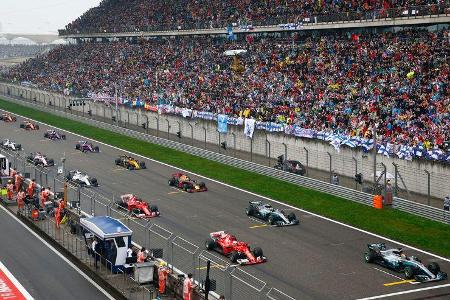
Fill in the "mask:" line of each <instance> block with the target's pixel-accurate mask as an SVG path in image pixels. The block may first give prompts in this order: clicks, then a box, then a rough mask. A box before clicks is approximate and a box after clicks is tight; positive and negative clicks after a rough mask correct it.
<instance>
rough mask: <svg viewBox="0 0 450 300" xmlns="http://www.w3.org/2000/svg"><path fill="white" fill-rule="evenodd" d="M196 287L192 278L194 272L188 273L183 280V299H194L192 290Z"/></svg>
mask: <svg viewBox="0 0 450 300" xmlns="http://www.w3.org/2000/svg"><path fill="white" fill-rule="evenodd" d="M193 289H194V283H193V280H192V274H191V273H189V274H188V278H186V279H185V280H184V282H183V300H192V290H193Z"/></svg>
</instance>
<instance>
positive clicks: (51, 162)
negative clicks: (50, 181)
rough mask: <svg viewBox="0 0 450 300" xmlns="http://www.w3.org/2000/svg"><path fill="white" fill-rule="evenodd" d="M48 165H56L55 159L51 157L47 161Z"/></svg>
mask: <svg viewBox="0 0 450 300" xmlns="http://www.w3.org/2000/svg"><path fill="white" fill-rule="evenodd" d="M47 165H48V166H49V167H51V166H54V165H55V161H54V160H53V159H52V158H50V159H49V160H48V161H47Z"/></svg>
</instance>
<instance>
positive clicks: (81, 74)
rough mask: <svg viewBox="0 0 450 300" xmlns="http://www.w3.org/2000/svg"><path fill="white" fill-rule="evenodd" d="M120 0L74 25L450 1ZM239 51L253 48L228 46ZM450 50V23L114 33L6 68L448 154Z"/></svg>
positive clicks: (46, 79)
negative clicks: (209, 32) (201, 32)
mask: <svg viewBox="0 0 450 300" xmlns="http://www.w3.org/2000/svg"><path fill="white" fill-rule="evenodd" d="M122 2H123V1H103V2H102V3H101V4H100V6H99V7H97V8H94V9H91V10H89V11H88V12H87V13H85V14H84V15H83V16H82V17H80V18H79V19H77V20H75V21H74V22H72V23H71V24H69V25H68V26H67V30H69V31H70V30H72V31H71V32H74V31H73V30H76V32H90V31H101V32H102V31H127V30H129V28H128V26H132V27H133V26H135V25H136V24H138V23H139V22H143V23H142V24H143V25H142V24H141V23H139V24H141V25H136V26H147V25H149V24H148V22H147V21H148V20H149V19H152V20H153V21H154V22H160V23H158V24H166V23H167V22H169V23H170V22H175V21H177V22H182V23H183V24H184V25H183V26H185V24H194V23H195V21H198V20H201V21H205V20H210V18H211V16H212V15H214V16H215V18H216V19H217V20H220V22H225V23H229V22H234V21H236V20H235V19H230V16H237V15H239V16H242V17H244V16H245V18H247V19H248V18H250V19H251V20H253V21H254V20H257V19H260V18H262V17H263V16H266V17H267V18H269V17H272V16H273V15H280V14H286V13H287V14H292V16H298V15H302V13H305V12H306V13H313V12H315V13H318V12H320V13H332V12H349V11H365V12H367V11H371V10H375V9H383V8H384V9H387V8H392V7H404V6H408V5H422V6H424V5H427V6H428V7H431V6H433V5H438V6H439V7H440V8H442V7H448V3H445V1H419V0H418V1H375V0H373V1H287V2H284V1H283V3H286V5H287V6H285V5H270V4H271V2H277V3H278V1H228V2H222V1H216V2H213V3H214V4H211V5H208V6H205V5H203V4H204V3H203V2H202V1H187V0H185V1H172V2H173V3H172V2H171V4H174V5H173V6H170V5H168V4H167V3H166V2H164V1H153V0H146V1H144V0H134V1H127V3H131V4H128V5H125V6H122ZM208 3H209V2H208ZM320 3H321V4H320ZM150 4H151V5H152V6H151V7H152V10H149V9H148V8H149V7H150V6H149V5H150ZM275 4H276V3H275ZM445 5H447V6H445ZM169 6H170V7H171V8H169ZM273 7H277V9H272V8H273ZM121 8H124V9H123V10H122V9H121ZM177 8H180V9H179V10H178V9H177ZM181 8H182V9H181ZM201 8H202V9H201ZM283 9H285V10H284V11H283ZM445 9H447V8H445ZM280 10H281V11H280ZM175 11H176V12H175ZM150 12H151V13H154V14H155V15H158V18H153V17H151V16H150V15H149V13H150ZM119 20H120V22H118V21H119ZM177 22H175V23H176V24H178V23H177ZM190 22H191V23H190ZM192 22H194V23H192ZM100 24H101V26H104V27H101V26H100ZM117 24H120V25H118V26H119V27H117V28H116V27H114V28H113V27H112V26H116V25H117ZM130 24H131V25H130ZM121 26H125V27H121ZM167 29H170V28H167ZM233 49H234V50H236V49H239V50H243V51H240V52H241V54H240V55H239V56H233V57H230V56H227V55H225V53H226V51H229V50H233ZM449 50H450V30H449V27H448V24H444V25H437V26H429V27H403V28H400V27H395V28H392V27H391V28H381V29H374V28H372V29H367V28H365V29H364V28H358V29H347V30H324V31H287V32H278V33H252V32H247V33H244V34H236V35H234V34H231V35H228V36H227V35H225V34H222V35H215V36H212V35H201V36H199V35H197V36H177V37H174V36H170V35H169V36H163V37H158V38H156V37H148V38H144V37H141V38H136V37H134V38H120V39H117V38H110V39H103V40H102V42H94V41H93V40H92V41H89V42H81V40H79V43H77V44H75V45H65V46H60V47H57V48H55V49H53V50H52V51H50V52H49V53H46V54H44V55H40V56H38V57H36V58H35V59H31V60H28V61H27V62H25V63H23V64H22V65H20V66H18V67H16V68H13V69H12V70H10V71H9V73H8V74H6V75H4V77H5V79H6V80H9V81H14V82H31V83H33V84H37V85H38V86H39V87H40V88H42V89H46V90H51V91H56V92H60V93H65V94H70V95H75V96H81V97H93V98H99V99H101V98H105V97H113V96H114V94H115V90H116V88H118V86H119V89H120V102H121V103H122V104H124V105H128V106H131V107H142V108H144V109H151V110H159V111H160V112H163V113H176V114H180V115H183V116H190V117H200V118H206V119H208V118H209V119H214V118H215V117H216V116H217V115H218V114H225V115H228V122H229V123H231V124H242V120H243V119H244V118H253V119H256V120H257V121H258V123H257V128H259V129H265V130H267V131H283V132H285V133H287V134H294V135H296V136H300V137H307V138H321V139H326V140H327V141H330V142H331V143H332V144H333V145H334V146H335V147H336V148H338V146H340V145H347V146H350V147H358V146H359V147H362V148H363V149H365V150H369V149H371V148H372V147H373V139H372V138H373V137H372V134H373V132H374V131H376V134H377V140H378V145H377V147H378V149H379V153H383V154H386V155H396V156H398V157H400V158H405V159H412V158H413V157H419V158H428V159H434V160H441V161H447V162H448V161H450V145H449V144H450V142H449V141H450V131H449V130H448V128H449V126H450V114H449V111H450V98H449V95H450V87H449V85H448V76H449V59H450V58H449V57H448V53H450V51H449Z"/></svg>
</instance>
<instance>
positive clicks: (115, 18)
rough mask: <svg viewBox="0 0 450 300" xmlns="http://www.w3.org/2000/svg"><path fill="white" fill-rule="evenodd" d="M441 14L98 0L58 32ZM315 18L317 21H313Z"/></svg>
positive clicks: (423, 9)
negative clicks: (96, 4)
mask: <svg viewBox="0 0 450 300" xmlns="http://www.w3.org/2000/svg"><path fill="white" fill-rule="evenodd" d="M408 9H412V10H413V11H409V12H408V13H407V15H408V14H411V15H412V16H416V15H428V14H436V13H443V12H444V11H445V10H447V9H448V0H264V1H262V0H259V1H254V0H229V1H206V0H195V1H193V0H170V1H161V0H103V1H102V2H101V3H100V5H99V6H98V7H95V8H92V9H90V10H88V11H87V12H86V13H84V14H83V15H82V16H80V17H79V18H78V19H76V20H75V21H73V22H71V23H70V24H68V25H67V26H66V28H65V29H64V30H62V31H61V33H62V34H77V33H90V32H133V31H151V30H174V29H205V28H223V27H227V26H228V25H230V24H235V25H247V24H252V25H254V26H259V25H277V24H280V23H302V22H313V21H314V22H315V21H319V22H320V21H326V22H329V21H339V20H355V19H356V20H358V19H363V18H365V19H367V18H369V19H370V18H378V17H401V16H404V15H405V10H408ZM317 18H319V19H317Z"/></svg>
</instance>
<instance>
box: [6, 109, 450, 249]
mask: <svg viewBox="0 0 450 300" xmlns="http://www.w3.org/2000/svg"><path fill="white" fill-rule="evenodd" d="M0 108H2V109H5V110H8V111H10V112H12V113H17V114H20V115H23V116H26V117H29V118H33V119H35V120H37V121H41V122H43V123H47V124H50V125H53V126H56V127H59V128H62V129H65V130H68V131H71V132H74V133H78V134H81V135H84V136H86V137H89V138H92V139H95V140H98V141H101V142H104V143H107V144H109V145H113V146H116V147H119V148H122V149H126V150H128V151H130V152H135V153H138V154H141V155H143V156H146V157H149V158H153V159H155V160H158V161H161V162H165V163H168V164H171V165H174V166H177V167H179V168H182V169H186V170H191V171H192V172H195V173H199V174H202V175H204V176H207V177H210V178H214V179H216V180H220V181H222V182H225V183H228V184H230V185H233V186H236V187H239V188H242V189H245V190H248V191H251V192H254V193H258V194H260V195H264V196H267V197H270V198H273V199H276V200H279V201H282V202H284V203H288V204H291V205H293V206H296V207H298V208H302V209H305V210H308V211H311V212H314V213H317V214H320V215H322V216H326V217H329V218H331V219H334V220H337V221H340V222H343V223H346V224H349V225H352V226H355V227H357V228H361V229H364V230H367V231H370V232H373V233H377V234H380V235H383V236H386V237H388V238H391V239H395V240H397V241H401V242H404V243H407V244H410V245H413V246H415V247H418V248H421V249H423V250H426V251H431V252H433V253H436V254H439V255H441V256H445V257H450V226H448V225H445V224H442V223H439V222H435V221H431V220H428V219H425V218H421V217H418V216H415V215H412V214H408V213H405V212H401V211H398V210H394V209H383V210H377V209H373V208H371V207H368V206H366V205H362V204H359V203H355V202H352V201H349V200H345V199H342V198H339V197H335V196H331V195H328V194H325V193H321V192H317V191H314V190H310V189H307V188H303V187H299V186H296V185H294V184H290V183H287V182H283V181H280V180H277V179H274V178H271V177H268V176H263V175H259V174H255V173H252V172H248V171H245V170H241V169H238V168H235V167H230V166H227V165H224V164H221V163H217V162H213V161H209V160H205V159H203V158H199V157H196V156H193V155H190V154H186V153H183V152H180V151H176V150H172V149H170V148H166V147H162V146H159V145H155V144H151V143H148V142H144V141H141V140H138V139H135V138H131V137H128V136H125V135H121V134H118V133H114V132H111V131H108V130H105V129H100V128H97V127H94V126H90V125H86V124H83V123H80V122H77V121H72V120H69V119H66V118H63V117H59V116H56V115H53V114H52V113H51V112H49V113H44V112H41V111H39V110H36V109H32V108H29V107H26V106H22V105H18V104H14V103H11V102H8V101H5V100H0ZM300 226H301V225H300ZM373 241H374V242H377V239H376V238H374V239H373ZM299 242H300V241H299ZM356 243H357V242H356ZM360 247H361V251H363V250H364V248H365V245H360Z"/></svg>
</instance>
